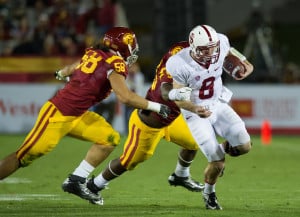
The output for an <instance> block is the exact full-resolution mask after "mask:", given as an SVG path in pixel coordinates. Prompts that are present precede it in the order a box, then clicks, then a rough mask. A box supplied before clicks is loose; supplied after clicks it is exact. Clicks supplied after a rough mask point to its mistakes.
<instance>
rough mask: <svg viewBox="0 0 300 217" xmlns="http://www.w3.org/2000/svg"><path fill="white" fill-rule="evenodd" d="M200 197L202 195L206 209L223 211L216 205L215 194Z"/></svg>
mask: <svg viewBox="0 0 300 217" xmlns="http://www.w3.org/2000/svg"><path fill="white" fill-rule="evenodd" d="M202 195H203V200H204V203H205V207H206V209H215V210H222V209H223V208H222V207H221V206H220V204H219V203H218V200H217V197H216V193H215V192H213V193H210V194H205V193H202Z"/></svg>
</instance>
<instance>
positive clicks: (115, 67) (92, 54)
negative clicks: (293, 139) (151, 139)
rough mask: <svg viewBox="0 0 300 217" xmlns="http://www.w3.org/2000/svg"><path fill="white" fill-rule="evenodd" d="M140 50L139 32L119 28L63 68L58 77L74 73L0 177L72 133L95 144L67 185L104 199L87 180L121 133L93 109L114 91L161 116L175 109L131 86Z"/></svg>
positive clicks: (128, 102) (2, 164)
mask: <svg viewBox="0 0 300 217" xmlns="http://www.w3.org/2000/svg"><path fill="white" fill-rule="evenodd" d="M137 51H138V43H137V39H136V36H135V34H134V32H133V31H131V30H130V29H128V28H125V27H114V28H112V29H110V30H108V31H107V32H106V34H105V35H104V39H103V44H102V45H101V47H100V46H95V47H93V48H88V49H86V52H85V54H84V55H83V57H82V58H81V60H80V61H78V62H76V63H74V64H72V65H70V66H67V67H65V68H63V69H62V70H60V71H58V72H57V73H56V77H57V78H58V79H66V78H68V77H69V76H70V79H69V82H67V83H66V85H65V86H64V87H63V88H62V89H60V90H59V91H58V92H57V93H56V94H55V96H53V97H52V98H51V99H49V100H48V101H47V102H46V103H45V104H44V105H43V106H42V108H41V110H40V112H39V115H38V117H37V121H36V123H35V125H34V127H33V128H32V130H31V131H30V132H29V134H28V135H27V136H26V138H25V140H24V142H23V144H22V145H21V146H20V148H19V149H18V150H17V151H16V152H13V153H11V154H9V155H8V156H7V157H5V158H4V159H2V160H1V161H0V180H2V179H4V178H5V177H7V176H9V175H11V174H12V173H14V172H15V171H16V170H18V169H19V168H20V167H26V166H28V165H30V164H31V163H32V161H34V160H36V159H37V158H39V157H41V156H43V155H45V154H47V153H48V152H50V151H51V150H52V149H53V148H55V146H56V145H57V144H58V142H59V141H60V140H61V138H62V137H64V136H66V135H70V136H73V137H76V138H79V139H82V140H85V141H90V142H93V143H94V144H93V145H92V147H91V148H90V150H89V151H88V153H87V155H86V157H85V159H84V160H83V161H82V162H81V163H80V165H79V167H78V168H76V170H75V171H74V173H73V174H72V175H70V176H69V177H68V178H67V180H66V181H65V182H64V184H63V189H64V190H65V191H67V192H70V193H73V194H76V195H78V196H80V197H82V198H85V199H87V200H92V199H99V195H96V194H93V193H92V192H90V191H89V189H88V188H86V185H85V181H86V178H87V177H88V175H89V173H90V172H91V171H93V169H94V168H95V167H96V166H98V165H99V164H100V163H101V162H102V161H103V160H104V159H106V158H107V156H108V155H109V154H110V153H111V152H112V150H113V149H114V148H115V146H116V145H118V144H119V142H120V135H119V133H118V132H117V131H116V130H115V129H113V128H112V126H111V125H110V124H109V123H108V122H106V120H105V119H104V118H103V117H102V116H100V115H99V114H96V113H94V112H91V111H88V109H89V108H90V107H91V106H93V105H94V104H96V103H98V102H99V101H101V100H103V99H104V98H106V97H107V96H108V95H109V94H110V93H111V91H112V90H113V91H114V92H115V94H116V96H117V97H118V99H119V100H120V101H121V102H122V103H125V104H126V105H129V106H132V107H135V108H140V109H143V110H150V111H153V112H155V113H157V114H158V116H160V117H162V119H164V118H168V115H169V112H170V110H169V108H168V107H167V106H166V105H163V104H160V103H157V102H152V101H150V100H146V99H145V98H143V97H141V96H138V95H136V94H135V93H134V92H132V91H130V89H129V88H128V87H127V86H126V82H125V78H126V76H127V74H128V66H129V65H130V64H132V63H134V62H135V61H136V60H137V57H138V56H137V54H136V52H137ZM184 89H185V88H184Z"/></svg>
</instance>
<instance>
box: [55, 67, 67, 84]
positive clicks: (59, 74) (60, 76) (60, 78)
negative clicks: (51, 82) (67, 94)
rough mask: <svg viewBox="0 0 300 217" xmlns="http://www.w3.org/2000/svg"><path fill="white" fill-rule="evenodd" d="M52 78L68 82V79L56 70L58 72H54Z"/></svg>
mask: <svg viewBox="0 0 300 217" xmlns="http://www.w3.org/2000/svg"><path fill="white" fill-rule="evenodd" d="M54 76H55V78H56V79H57V80H59V81H66V82H68V81H70V77H69V76H66V77H65V76H63V75H62V74H61V70H58V71H56V72H54Z"/></svg>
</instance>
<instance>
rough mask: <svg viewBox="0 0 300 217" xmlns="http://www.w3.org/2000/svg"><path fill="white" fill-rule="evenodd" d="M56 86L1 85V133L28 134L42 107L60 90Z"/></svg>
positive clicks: (58, 86)
mask: <svg viewBox="0 0 300 217" xmlns="http://www.w3.org/2000/svg"><path fill="white" fill-rule="evenodd" d="M60 87H61V85H54V84H7V83H5V84H3V83H1V84H0V132H1V133H23V132H28V131H29V130H30V129H31V128H32V127H33V125H34V123H35V120H36V118H37V115H38V112H39V110H40V108H41V106H42V105H43V104H44V103H45V102H46V101H47V100H48V99H49V98H50V97H52V96H53V95H54V94H55V92H56V91H57V90H58V89H60Z"/></svg>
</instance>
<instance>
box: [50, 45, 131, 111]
mask: <svg viewBox="0 0 300 217" xmlns="http://www.w3.org/2000/svg"><path fill="white" fill-rule="evenodd" d="M112 71H115V72H117V73H119V74H121V75H123V76H125V78H126V77H127V75H128V68H127V65H126V64H125V61H124V60H123V59H122V58H121V57H119V56H116V55H114V54H112V53H110V52H105V51H102V50H95V49H87V50H86V52H85V54H84V56H83V57H82V59H81V62H80V64H79V65H78V66H77V67H76V69H75V71H74V72H73V74H72V76H71V79H70V81H69V82H68V83H67V84H66V85H65V87H64V88H62V89H61V90H59V91H58V92H57V93H56V95H55V96H54V97H53V98H52V99H50V101H51V102H52V103H53V104H54V105H55V106H56V107H57V108H58V109H59V110H60V111H61V113H62V114H63V115H65V116H79V115H81V114H83V113H84V112H85V111H86V110H87V109H88V108H90V107H91V106H92V105H94V104H95V103H97V102H99V101H101V100H103V99H105V98H106V97H107V96H108V95H109V94H110V93H111V91H112V88H111V85H110V82H109V80H108V76H109V74H110V73H111V72H112Z"/></svg>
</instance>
